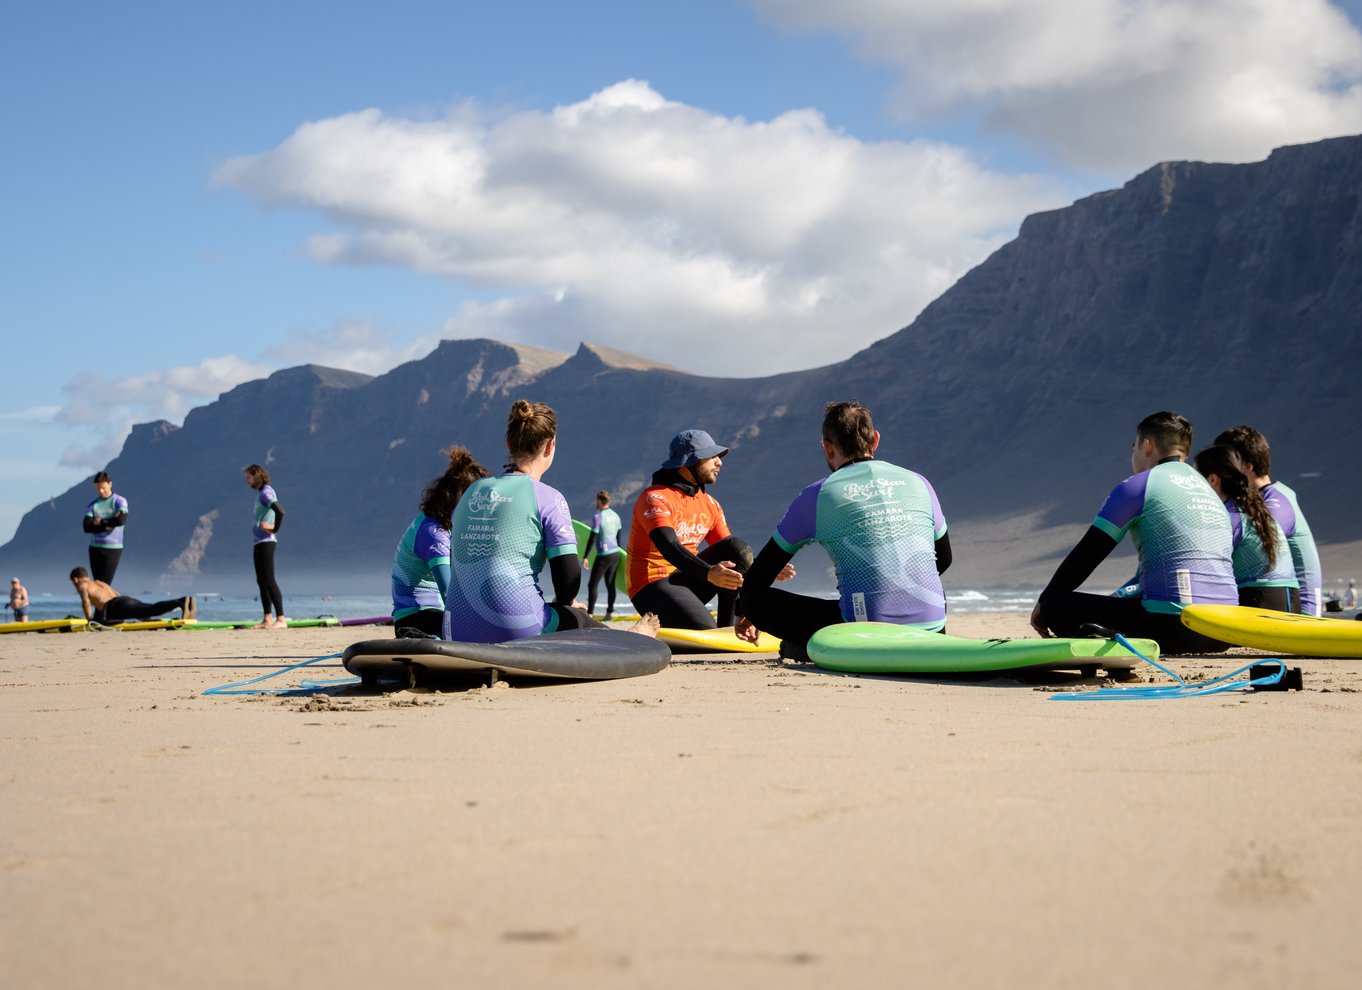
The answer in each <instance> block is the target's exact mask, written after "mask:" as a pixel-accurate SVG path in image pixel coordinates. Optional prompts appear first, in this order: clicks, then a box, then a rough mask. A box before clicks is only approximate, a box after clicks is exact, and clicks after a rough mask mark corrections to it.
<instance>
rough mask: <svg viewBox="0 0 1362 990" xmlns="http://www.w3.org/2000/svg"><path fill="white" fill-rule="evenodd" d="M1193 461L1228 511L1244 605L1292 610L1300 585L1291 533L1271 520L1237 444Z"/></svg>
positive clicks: (1237, 581)
mask: <svg viewBox="0 0 1362 990" xmlns="http://www.w3.org/2000/svg"><path fill="white" fill-rule="evenodd" d="M1192 463H1193V464H1194V465H1195V466H1196V469H1197V470H1198V471H1200V472H1201V475H1202V477H1204V478H1205V479H1206V481H1207V483H1208V484H1209V485H1210V486H1211V487H1212V488H1214V489H1215V493H1216V494H1217V495H1219V496H1220V497H1221V498H1222V499H1223V500H1224V502H1225V508H1226V509H1227V510H1228V511H1229V514H1230V524H1231V526H1232V527H1233V529H1234V555H1233V557H1232V558H1231V559H1232V561H1233V563H1234V581H1235V584H1237V585H1238V586H1239V604H1240V605H1249V606H1252V607H1254V608H1266V609H1271V610H1273V611H1276V612H1290V611H1291V592H1292V590H1293V589H1298V588H1299V587H1300V585H1299V583H1298V582H1297V581H1296V572H1295V568H1294V565H1293V564H1292V562H1291V553H1290V551H1289V550H1288V549H1287V545H1286V534H1285V533H1283V532H1282V527H1281V523H1279V522H1277V520H1276V519H1274V518H1272V513H1270V512H1269V511H1268V508H1267V503H1266V502H1264V501H1263V496H1262V493H1261V492H1260V491H1259V490H1258V486H1257V485H1255V484H1254V483H1253V480H1252V479H1251V478H1249V476H1248V474H1247V473H1246V472H1245V471H1244V462H1243V461H1242V460H1241V459H1240V457H1239V454H1238V453H1237V452H1236V451H1235V450H1234V449H1233V448H1232V447H1228V446H1225V445H1223V444H1215V445H1214V446H1211V447H1207V448H1206V449H1205V450H1203V451H1201V452H1200V453H1199V454H1197V455H1196V457H1194V458H1193V459H1192ZM1245 520H1247V521H1248V525H1245Z"/></svg>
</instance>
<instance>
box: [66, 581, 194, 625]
mask: <svg viewBox="0 0 1362 990" xmlns="http://www.w3.org/2000/svg"><path fill="white" fill-rule="evenodd" d="M71 584H72V586H73V587H74V588H75V589H76V593H77V594H78V595H80V607H81V608H82V609H83V610H84V612H85V618H87V619H89V620H90V621H91V622H97V623H99V624H100V625H101V626H112V625H116V624H117V623H119V622H142V621H145V620H147V619H154V618H156V617H157V616H159V615H165V614H166V613H167V612H173V611H175V610H176V609H179V610H180V618H182V619H192V618H194V617H195V616H196V615H198V609H197V607H196V606H195V603H194V598H193V596H186V597H184V598H168V599H166V600H165V601H163V602H152V603H150V604H148V603H147V602H142V601H138V600H137V599H136V598H130V597H128V596H127V595H120V594H119V593H118V592H117V591H115V590H114V589H113V587H112V586H111V585H110V584H109V583H108V582H107V581H100V580H97V579H96V578H92V577H90V575H89V574H88V573H86V570H85V568H83V567H76V568H73V569H72V571H71Z"/></svg>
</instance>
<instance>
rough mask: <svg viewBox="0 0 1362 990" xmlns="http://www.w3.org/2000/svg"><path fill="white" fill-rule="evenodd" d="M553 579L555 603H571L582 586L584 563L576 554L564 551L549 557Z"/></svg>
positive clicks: (550, 574)
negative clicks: (582, 563)
mask: <svg viewBox="0 0 1362 990" xmlns="http://www.w3.org/2000/svg"><path fill="white" fill-rule="evenodd" d="M549 576H550V577H551V578H552V579H553V604H555V605H571V604H572V602H573V599H575V598H576V597H577V592H578V591H580V590H581V587H582V565H581V562H580V561H578V560H577V555H576V554H571V553H562V554H559V555H558V556H557V557H550V558H549Z"/></svg>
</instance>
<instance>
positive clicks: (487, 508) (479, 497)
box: [468, 488, 515, 513]
mask: <svg viewBox="0 0 1362 990" xmlns="http://www.w3.org/2000/svg"><path fill="white" fill-rule="evenodd" d="M514 501H515V497H514V496H512V495H502V494H501V493H500V492H498V491H496V490H494V489H490V488H484V489H483V490H482V491H480V492H474V493H473V494H472V495H470V496H469V497H468V508H469V511H471V512H476V513H483V512H492V511H493V510H495V509H496V507H497V506H498V505H500V504H501V503H502V502H514Z"/></svg>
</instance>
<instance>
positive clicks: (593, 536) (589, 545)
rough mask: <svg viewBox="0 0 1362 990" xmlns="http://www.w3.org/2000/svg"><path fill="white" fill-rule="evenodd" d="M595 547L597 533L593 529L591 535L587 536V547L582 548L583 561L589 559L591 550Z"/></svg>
mask: <svg viewBox="0 0 1362 990" xmlns="http://www.w3.org/2000/svg"><path fill="white" fill-rule="evenodd" d="M595 545H596V531H595V530H594V529H593V530H592V531H591V532H590V533H589V534H587V538H586V546H584V547H582V559H583V560H586V558H588V557H590V556H591V548H592V547H594V546H595Z"/></svg>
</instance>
